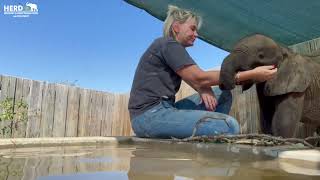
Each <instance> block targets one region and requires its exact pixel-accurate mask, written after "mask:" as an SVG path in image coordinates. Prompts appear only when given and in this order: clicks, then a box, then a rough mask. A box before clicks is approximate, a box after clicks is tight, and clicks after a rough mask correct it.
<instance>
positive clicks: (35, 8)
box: [26, 2, 38, 12]
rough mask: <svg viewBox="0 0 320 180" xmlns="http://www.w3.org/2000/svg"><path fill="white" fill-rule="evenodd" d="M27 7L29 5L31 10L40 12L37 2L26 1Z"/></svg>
mask: <svg viewBox="0 0 320 180" xmlns="http://www.w3.org/2000/svg"><path fill="white" fill-rule="evenodd" d="M26 7H28V9H29V10H30V11H31V12H38V6H37V4H33V3H29V2H27V3H26Z"/></svg>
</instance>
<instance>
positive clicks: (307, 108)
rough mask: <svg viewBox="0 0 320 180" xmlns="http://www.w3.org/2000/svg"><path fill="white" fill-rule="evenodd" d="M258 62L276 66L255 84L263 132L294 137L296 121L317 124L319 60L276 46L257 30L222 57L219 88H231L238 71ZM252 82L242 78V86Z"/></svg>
mask: <svg viewBox="0 0 320 180" xmlns="http://www.w3.org/2000/svg"><path fill="white" fill-rule="evenodd" d="M261 65H276V67H278V71H277V74H276V76H275V78H273V79H272V80H268V81H267V82H264V83H258V84H256V87H257V93H258V98H259V104H260V110H261V118H260V119H261V127H262V132H263V133H266V134H273V135H275V136H282V137H295V136H296V134H295V133H296V127H297V123H298V122H299V121H300V122H303V123H309V124H312V125H313V126H315V127H317V126H320V108H319V107H320V64H319V63H316V62H315V61H313V60H312V58H311V57H307V56H301V55H299V54H296V53H293V52H292V51H290V50H289V49H287V48H284V47H281V46H279V45H278V44H277V43H276V42H274V41H273V40H272V39H271V38H269V37H266V36H263V35H259V34H256V35H252V36H249V37H246V38H244V39H242V40H240V41H239V42H238V43H237V45H236V46H235V47H234V49H233V50H232V51H231V53H230V55H229V56H228V57H226V58H225V59H224V61H223V64H222V67H221V72H220V88H221V89H226V90H231V89H233V88H234V87H235V78H234V77H235V74H236V73H237V72H238V71H244V70H250V69H254V68H255V67H257V66H261ZM253 83H254V82H245V84H244V85H243V89H244V90H246V89H248V88H250V87H251V86H252V84H253Z"/></svg>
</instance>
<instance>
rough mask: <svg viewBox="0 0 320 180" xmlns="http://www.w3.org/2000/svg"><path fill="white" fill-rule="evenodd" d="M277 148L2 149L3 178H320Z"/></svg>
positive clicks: (314, 168) (311, 166)
mask: <svg viewBox="0 0 320 180" xmlns="http://www.w3.org/2000/svg"><path fill="white" fill-rule="evenodd" d="M277 152H278V151H277V149H272V148H263V147H251V146H244V145H228V144H210V145H208V144H168V143H133V144H119V145H105V146H102V145H101V146H64V147H35V148H18V149H2V150H0V179H4V180H7V179H22V180H82V179H83V180H84V179H86V180H87V179H89V180H96V179H99V180H100V179H104V180H105V179H130V180H132V179H139V180H150V179H151V180H156V179H170V180H190V179H237V180H238V179H240V180H241V179H248V178H249V177H253V178H254V179H264V177H269V178H272V180H276V179H304V180H308V179H319V176H320V173H319V172H320V164H315V163H307V162H305V161H304V162H301V161H297V162H293V161H288V160H283V159H280V160H279V159H276V158H275V155H276V153H277ZM250 179H251V178H250Z"/></svg>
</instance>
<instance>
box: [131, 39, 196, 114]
mask: <svg viewBox="0 0 320 180" xmlns="http://www.w3.org/2000/svg"><path fill="white" fill-rule="evenodd" d="M191 64H196V63H195V62H194V60H193V59H192V58H191V57H190V55H189V54H188V52H187V51H186V49H185V47H183V46H182V45H181V44H180V43H178V42H177V41H175V40H174V39H172V38H164V37H162V38H158V39H156V40H155V41H154V42H153V43H152V44H151V45H150V47H149V48H148V49H147V50H146V52H145V53H144V54H143V55H142V57H141V59H140V62H139V64H138V67H137V69H136V72H135V76H134V80H133V84H132V88H131V92H130V99H129V106H128V108H129V112H130V117H131V119H132V118H134V117H136V116H138V115H140V114H142V113H143V112H145V111H147V110H148V109H150V108H152V107H154V106H155V105H157V104H159V102H160V100H161V97H162V96H167V97H169V98H171V100H173V101H174V99H175V94H176V93H177V91H178V90H179V88H180V85H181V77H180V76H179V75H178V74H176V71H177V70H179V69H180V68H182V67H184V66H186V65H191Z"/></svg>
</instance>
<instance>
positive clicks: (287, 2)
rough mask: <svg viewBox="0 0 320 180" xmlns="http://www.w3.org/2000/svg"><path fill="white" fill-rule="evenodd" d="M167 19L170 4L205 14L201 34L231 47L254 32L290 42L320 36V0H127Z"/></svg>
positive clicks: (153, 14) (220, 45) (289, 43)
mask: <svg viewBox="0 0 320 180" xmlns="http://www.w3.org/2000/svg"><path fill="white" fill-rule="evenodd" d="M125 1H126V2H128V3H129V4H132V5H134V6H136V7H138V8H141V9H144V10H145V11H147V12H148V13H149V14H151V15H152V16H154V17H156V18H158V19H160V20H162V21H163V20H164V19H165V18H166V12H167V9H168V5H169V4H172V5H175V6H178V7H180V8H183V9H188V10H191V11H194V12H196V13H197V14H198V15H200V16H201V17H202V18H203V24H202V27H201V29H200V30H199V37H200V38H201V39H202V40H204V41H206V42H208V43H210V44H212V45H214V46H216V47H219V48H221V49H224V50H226V51H229V50H230V49H231V48H232V47H233V45H234V44H235V43H236V42H237V41H238V40H240V39H241V38H243V37H245V36H247V35H250V34H255V33H260V34H264V35H267V36H269V37H272V38H273V39H274V40H276V41H277V42H279V43H281V44H283V45H286V46H290V45H293V44H297V43H300V42H304V41H308V40H311V39H315V38H318V37H320V0H307V1H303V0H125Z"/></svg>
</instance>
